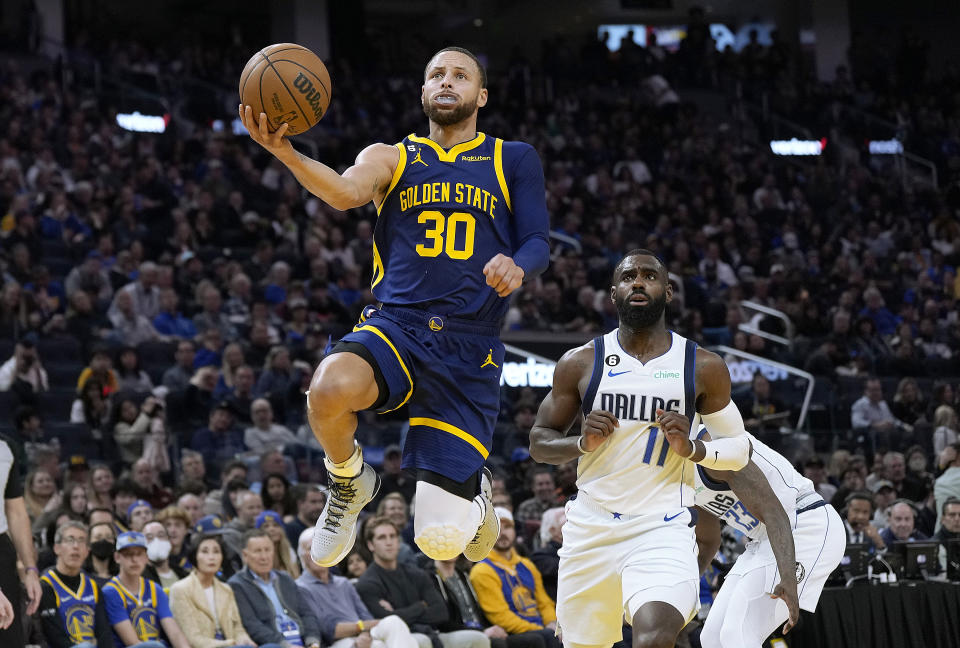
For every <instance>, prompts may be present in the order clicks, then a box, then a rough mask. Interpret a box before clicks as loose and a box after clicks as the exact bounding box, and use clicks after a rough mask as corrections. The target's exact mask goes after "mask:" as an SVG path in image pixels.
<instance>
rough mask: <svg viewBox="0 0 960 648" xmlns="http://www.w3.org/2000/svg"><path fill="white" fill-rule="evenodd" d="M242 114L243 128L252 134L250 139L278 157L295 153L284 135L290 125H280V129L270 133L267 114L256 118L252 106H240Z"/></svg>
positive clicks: (261, 114)
mask: <svg viewBox="0 0 960 648" xmlns="http://www.w3.org/2000/svg"><path fill="white" fill-rule="evenodd" d="M238 110H239V112H240V121H241V122H242V123H243V127H244V128H246V129H247V132H248V133H250V137H252V138H253V141H255V142H256V143H257V144H259V145H260V146H262V147H263V148H265V149H267V150H268V151H270V152H271V153H273V154H274V155H275V156H277V157H281V156H282V155H284V154H288V153H290V152H292V151H293V146H292V145H291V144H290V140H288V139H287V138H286V137H284V135H285V134H286V132H287V129H288V128H289V124H287V123H286V122H284V123H283V124H280V128H278V129H277V130H275V131H274V132H272V133H271V132H270V129H269V128H267V114H266V113H263V112H262V113H260V115H259V116H257V117H254V114H253V108H252V107H251V106H244V105H243V104H240V106H239V108H238Z"/></svg>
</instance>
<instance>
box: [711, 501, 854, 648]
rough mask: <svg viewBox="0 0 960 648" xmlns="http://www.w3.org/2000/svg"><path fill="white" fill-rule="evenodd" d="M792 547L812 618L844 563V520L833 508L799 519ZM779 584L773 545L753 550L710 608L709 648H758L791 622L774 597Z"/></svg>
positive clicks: (745, 554)
mask: <svg viewBox="0 0 960 648" xmlns="http://www.w3.org/2000/svg"><path fill="white" fill-rule="evenodd" d="M793 543H794V547H795V551H796V558H797V566H796V578H797V593H798V594H799V595H800V607H801V608H802V609H804V610H807V611H808V612H813V611H815V610H816V608H817V601H819V600H820V593H821V592H822V591H823V586H824V584H825V583H826V582H827V578H828V577H829V576H830V573H831V572H833V570H834V569H836V567H837V565H839V564H840V560H841V559H842V558H843V552H844V550H845V548H846V543H847V534H846V531H845V530H844V528H843V520H842V519H840V516H839V515H838V514H837V512H836V511H835V510H834V508H833V507H832V506H830V505H826V506H821V507H819V508H815V509H811V510H808V511H805V512H803V513H800V514H798V515H797V526H796V528H795V529H794V530H793ZM779 581H780V574H779V571H778V570H777V561H776V558H775V557H774V555H773V547H772V545H771V544H770V541H769V540H768V539H766V538H765V539H763V540H761V541H759V542H751V543H750V544H748V545H747V549H746V551H744V552H743V554H742V555H741V556H740V557H739V558H738V559H737V562H736V563H734V565H733V568H732V569H731V570H730V573H729V574H728V575H727V578H726V580H725V582H724V584H723V587H721V588H720V592H719V593H718V594H717V599H716V601H714V603H713V607H711V608H710V614H709V615H708V616H707V620H706V623H704V627H703V632H702V633H701V638H700V641H701V643H702V644H703V646H704V648H728V647H729V648H734V647H736V648H759V647H760V645H761V644H762V643H763V642H764V641H765V640H766V638H767V637H768V636H770V634H771V633H772V632H773V631H774V630H776V629H777V627H779V626H781V625H783V623H784V622H785V621H786V620H787V617H788V612H787V605H786V603H784V602H783V601H782V600H780V599H771V598H770V596H769V593H770V592H772V591H773V588H774V587H775V586H776V585H777V583H778V582H779Z"/></svg>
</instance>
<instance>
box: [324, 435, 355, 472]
mask: <svg viewBox="0 0 960 648" xmlns="http://www.w3.org/2000/svg"><path fill="white" fill-rule="evenodd" d="M323 463H324V465H325V466H326V467H327V472H328V473H330V474H332V475H336V476H337V477H356V476H357V475H359V474H360V471H361V470H363V450H361V449H360V444H359V443H357V442H356V441H354V442H353V454H352V455H350V458H349V459H347V460H346V461H342V462H340V463H334V462H332V461H330V459H329V457H324V458H323Z"/></svg>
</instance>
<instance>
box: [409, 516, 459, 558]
mask: <svg viewBox="0 0 960 648" xmlns="http://www.w3.org/2000/svg"><path fill="white" fill-rule="evenodd" d="M471 538H473V533H471V534H470V535H469V536H467V534H466V533H464V531H463V529H461V528H459V527H457V525H455V524H432V525H430V526H428V527H425V528H423V529H421V530H420V533H419V534H417V536H416V537H415V538H414V539H413V541H414V542H416V543H417V546H418V547H420V551H422V552H423V553H424V554H425V555H426V556H427V558H432V559H433V560H450V559H452V558H456V557H457V556H459V555H460V554H461V553H463V549H464V547H466V546H467V542H469V541H470V539H471Z"/></svg>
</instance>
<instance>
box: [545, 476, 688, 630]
mask: <svg viewBox="0 0 960 648" xmlns="http://www.w3.org/2000/svg"><path fill="white" fill-rule="evenodd" d="M566 510H567V521H566V523H565V524H564V525H563V546H562V547H561V548H560V551H559V555H560V572H559V575H558V581H557V625H558V626H559V627H560V630H561V632H562V633H563V639H564V643H567V642H572V643H576V644H589V645H609V644H613V643H615V642H617V641H620V639H621V638H622V634H621V629H622V627H623V620H624V616H626V619H627V620H628V621H629V622H632V620H633V616H634V614H636V612H637V610H639V609H640V608H641V607H642V606H643V604H644V603H647V602H649V601H663V602H664V603H668V604H669V605H672V606H673V607H675V608H676V609H677V610H678V611H679V612H680V614H681V616H683V618H684V620H685V621H689V620H690V619H692V618H693V617H694V616H695V615H696V613H697V609H698V607H699V599H700V596H699V584H700V576H699V573H698V571H697V542H696V536H695V534H694V529H693V523H694V521H695V519H694V517H693V513H692V511H691V510H690V509H687V508H682V507H677V509H675V510H673V511H668V512H666V513H664V512H660V513H656V514H649V515H628V514H625V513H624V514H621V513H616V512H614V511H608V510H606V509H604V508H603V507H602V506H600V505H599V504H597V503H596V502H595V501H594V500H592V499H590V497H589V496H587V495H586V494H585V493H583V492H582V491H581V492H580V494H579V495H578V496H577V499H575V500H574V501H572V502H569V503H568V504H567V507H566Z"/></svg>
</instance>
